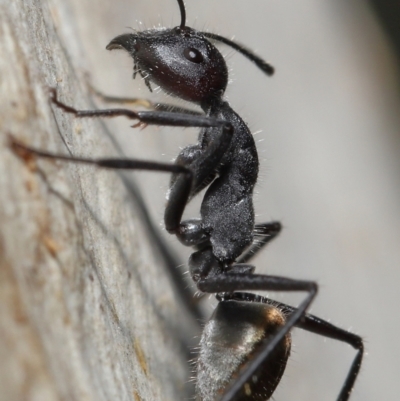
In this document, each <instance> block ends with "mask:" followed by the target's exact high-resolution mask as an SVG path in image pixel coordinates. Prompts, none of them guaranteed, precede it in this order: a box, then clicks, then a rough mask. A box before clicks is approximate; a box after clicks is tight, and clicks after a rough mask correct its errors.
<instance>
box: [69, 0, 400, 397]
mask: <svg viewBox="0 0 400 401" xmlns="http://www.w3.org/2000/svg"><path fill="white" fill-rule="evenodd" d="M186 7H187V16H188V22H187V23H188V25H189V26H192V27H194V28H197V29H200V30H209V31H212V32H215V33H218V34H221V35H224V36H226V37H228V38H235V39H236V40H237V41H239V42H241V43H243V44H245V45H247V46H248V47H250V48H252V49H253V50H255V51H256V52H257V53H258V54H259V55H260V56H262V57H264V58H266V59H267V60H268V61H269V62H271V64H273V65H274V66H275V67H276V74H275V75H274V76H273V77H272V78H268V77H266V76H264V75H263V74H262V73H261V72H260V71H258V70H257V69H256V68H255V67H254V66H253V65H252V64H251V63H249V62H248V61H247V60H246V59H244V58H243V57H241V56H240V55H237V54H235V52H234V51H232V50H231V49H230V48H226V47H223V46H221V50H222V52H223V54H224V55H226V58H227V61H228V64H229V67H230V69H231V75H230V77H231V83H230V86H229V87H228V90H227V93H226V97H227V99H228V101H229V102H230V104H231V105H232V107H233V108H234V109H235V110H236V111H237V112H238V113H239V114H240V115H242V116H243V117H244V119H245V120H246V121H247V122H248V124H249V126H250V128H251V130H252V132H254V133H255V134H256V140H257V142H258V149H259V152H260V161H261V169H260V178H259V182H258V185H257V188H256V214H257V221H258V222H263V221H268V220H272V219H273V220H275V219H278V220H280V221H282V223H283V225H284V227H285V228H284V230H283V232H282V234H281V236H280V237H279V238H278V239H277V240H276V241H274V243H272V244H271V245H270V246H269V247H268V249H266V250H264V251H263V252H262V253H261V254H260V255H259V256H258V257H257V259H256V260H255V261H254V264H255V265H256V266H257V271H258V272H263V273H270V274H274V275H283V276H288V277H293V278H299V279H310V280H316V281H317V282H318V283H319V284H320V293H319V295H318V298H317V300H316V301H315V303H314V304H313V306H312V309H311V312H312V313H313V314H316V315H318V316H320V317H322V318H324V319H327V320H330V321H331V322H332V323H335V324H337V325H338V326H340V327H342V328H344V329H349V330H351V331H353V332H355V333H357V334H360V335H361V336H363V338H364V339H365V346H366V355H365V359H364V364H363V367H362V370H361V374H360V377H359V379H358V381H357V383H356V387H355V389H354V392H353V395H352V398H351V399H352V401H361V400H362V401H368V400H377V399H384V400H396V399H398V387H397V385H396V380H398V372H399V371H400V346H399V343H398V334H399V323H400V320H399V318H398V308H397V302H398V301H399V299H400V297H399V290H398V286H399V283H400V246H399V239H400V157H399V156H400V113H399V103H400V99H399V92H400V91H399V89H400V82H399V58H398V56H399V53H400V34H399V29H400V10H399V7H400V6H399V3H398V2H395V1H394V0H392V1H379V2H378V1H371V2H368V1H366V0H364V1H362V0H350V1H337V0H324V1H321V0H318V1H317V0H303V1H290V2H289V1H282V0H279V1H277V0H269V1H266V0H252V1H251V2H249V1H234V2H232V1H229V0H219V1H211V0H202V1H190V0H187V1H186ZM71 11H72V12H74V13H75V14H76V26H75V27H71V28H70V29H77V30H78V31H79V37H80V40H81V43H76V44H74V43H69V44H68V46H69V51H70V52H72V53H73V52H75V53H76V55H77V56H78V57H75V60H77V61H76V63H77V64H78V65H76V67H78V68H81V70H85V71H87V72H89V73H90V77H91V81H92V83H93V85H94V86H95V87H96V88H97V89H99V90H101V91H103V92H104V93H107V94H112V95H119V96H141V97H145V98H151V99H152V100H162V101H170V102H172V103H174V104H181V105H183V103H182V102H180V101H179V100H177V99H168V98H167V97H166V96H164V95H163V94H160V93H157V91H155V93H153V94H150V93H149V91H148V89H147V88H146V87H145V85H144V84H143V82H141V80H140V79H137V80H136V81H133V80H132V79H131V77H132V68H133V63H132V60H131V59H130V58H129V57H128V56H127V55H126V54H125V53H123V52H107V51H105V46H106V45H107V43H108V42H109V41H110V40H111V39H112V38H113V37H115V36H117V35H118V34H121V33H125V32H129V27H131V28H135V29H146V28H152V27H154V26H158V25H159V24H161V25H162V26H167V27H172V26H175V25H177V24H178V23H179V21H180V16H179V10H178V6H177V4H176V1H175V0H152V1H148V0H146V1H145V0H114V1H113V2H104V3H103V4H102V5H101V9H100V7H99V9H95V8H93V6H92V2H90V0H86V1H82V0H79V1H78V0H75V5H74V10H71ZM100 105H101V104H100V103H99V106H100ZM186 106H187V105H186ZM110 127H111V128H112V130H113V132H115V135H116V138H117V140H118V141H119V142H120V144H121V145H122V146H123V149H124V152H125V153H126V155H127V156H131V157H140V158H143V159H149V160H159V161H161V160H163V161H169V160H172V159H173V158H174V157H175V156H176V155H177V153H178V151H179V149H180V148H182V147H184V146H185V145H187V144H189V143H193V142H194V141H195V140H196V137H197V132H196V130H189V129H186V130H182V129H166V128H151V129H150V128H146V129H144V130H142V131H140V130H132V129H130V128H129V124H127V122H126V121H112V122H110ZM134 179H135V180H137V181H138V183H139V185H140V186H141V188H142V191H143V194H144V196H145V199H146V202H147V203H148V207H149V209H150V212H151V215H152V218H153V220H154V221H155V222H156V223H157V224H158V225H159V226H160V231H163V222H162V218H163V207H164V205H165V192H166V190H167V187H168V177H167V176H166V175H163V174H148V173H136V174H134ZM198 210H199V202H193V204H191V205H190V208H189V209H188V211H187V213H186V215H187V216H191V217H194V216H197V215H198ZM163 232H164V231H163ZM164 234H165V232H164ZM166 241H167V243H168V245H169V246H170V247H171V248H172V249H174V250H175V251H176V252H177V253H179V255H180V258H181V260H182V264H183V266H186V261H187V257H188V254H189V253H190V251H189V250H186V249H183V247H182V246H181V245H180V244H178V243H177V241H176V239H175V238H173V237H170V236H166ZM270 295H271V296H272V297H274V298H276V299H278V300H281V301H284V302H290V303H293V304H295V305H296V304H298V302H299V301H300V300H301V297H300V296H287V295H285V294H270ZM213 305H215V301H211V302H210V306H205V308H206V309H207V310H208V311H209V313H211V311H212V307H213ZM293 344H294V347H293V351H292V357H291V359H290V362H289V363H288V368H287V371H286V373H285V377H284V378H283V380H282V382H281V384H280V386H279V389H278V390H277V392H276V393H275V396H274V398H275V399H276V400H277V401H279V400H318V401H320V400H321V399H323V400H325V399H326V400H334V399H335V397H336V396H337V394H338V392H339V389H340V387H341V385H342V383H343V380H344V378H345V375H346V374H347V371H348V368H349V366H350V364H351V361H352V359H353V357H354V351H353V350H352V349H351V348H349V347H348V346H347V345H345V344H341V343H338V342H336V341H333V340H327V339H324V338H322V337H318V336H316V335H313V334H310V333H304V332H301V331H300V330H294V332H293Z"/></svg>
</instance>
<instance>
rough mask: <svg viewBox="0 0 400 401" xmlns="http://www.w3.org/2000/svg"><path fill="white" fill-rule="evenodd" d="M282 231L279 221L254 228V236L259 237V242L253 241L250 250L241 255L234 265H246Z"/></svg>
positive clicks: (257, 225) (261, 224)
mask: <svg viewBox="0 0 400 401" xmlns="http://www.w3.org/2000/svg"><path fill="white" fill-rule="evenodd" d="M281 230H282V225H281V223H280V222H279V221H272V222H268V223H260V224H256V225H255V226H254V234H255V235H256V236H260V237H261V239H260V240H254V241H253V243H252V245H251V246H250V248H249V249H248V250H247V251H246V252H245V253H244V254H243V255H241V256H240V257H239V258H238V259H237V260H236V263H247V262H249V261H250V260H251V259H253V258H254V257H255V256H256V255H257V254H258V252H260V251H261V250H262V249H263V248H264V247H265V245H267V244H268V243H269V242H270V241H272V240H273V239H274V238H275V237H276V236H278V234H279V233H280V232H281Z"/></svg>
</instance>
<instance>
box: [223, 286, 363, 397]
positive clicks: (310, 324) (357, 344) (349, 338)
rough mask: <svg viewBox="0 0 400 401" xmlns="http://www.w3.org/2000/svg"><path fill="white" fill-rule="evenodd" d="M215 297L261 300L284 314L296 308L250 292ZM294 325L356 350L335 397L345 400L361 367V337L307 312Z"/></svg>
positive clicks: (248, 300) (251, 300)
mask: <svg viewBox="0 0 400 401" xmlns="http://www.w3.org/2000/svg"><path fill="white" fill-rule="evenodd" d="M217 299H218V300H219V301H223V300H228V299H233V300H237V301H247V302H261V303H265V304H268V305H272V306H274V307H276V308H278V309H279V310H281V311H282V312H283V313H284V314H285V315H288V314H291V313H293V312H294V311H295V310H296V308H294V307H293V306H289V305H286V304H284V303H281V302H277V301H273V300H271V299H268V298H266V297H262V296H260V295H256V294H250V293H233V294H222V295H218V296H217ZM295 326H296V327H299V328H300V329H303V330H306V331H309V332H311V333H314V334H318V335H320V336H323V337H327V338H332V339H333V340H338V341H342V342H344V343H347V344H349V345H351V346H352V347H353V348H354V349H356V350H357V354H356V356H355V357H354V360H353V363H352V364H351V367H350V370H349V373H348V374H347V377H346V379H345V382H344V384H343V386H342V389H341V391H340V394H339V396H338V398H337V401H347V400H348V399H349V397H350V394H351V391H352V389H353V387H354V383H355V381H356V379H357V376H358V373H359V372H360V368H361V362H362V359H363V353H364V344H363V340H362V338H361V337H360V336H358V335H357V334H353V333H350V332H349V331H346V330H343V329H341V328H339V327H337V326H334V325H333V324H332V323H329V322H327V321H326V320H323V319H320V318H319V317H317V316H314V315H311V314H308V313H307V314H305V315H304V317H303V319H301V320H300V321H299V322H297V323H296V325H295Z"/></svg>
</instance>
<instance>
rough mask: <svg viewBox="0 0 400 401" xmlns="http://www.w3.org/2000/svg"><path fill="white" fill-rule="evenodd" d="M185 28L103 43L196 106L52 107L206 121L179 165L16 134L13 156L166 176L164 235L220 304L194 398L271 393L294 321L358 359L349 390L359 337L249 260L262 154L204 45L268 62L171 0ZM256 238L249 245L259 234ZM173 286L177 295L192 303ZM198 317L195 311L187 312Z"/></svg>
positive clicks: (313, 289) (342, 396)
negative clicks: (30, 140)
mask: <svg viewBox="0 0 400 401" xmlns="http://www.w3.org/2000/svg"><path fill="white" fill-rule="evenodd" d="M177 1H178V5H179V8H180V14H181V23H180V25H179V26H177V27H175V28H172V29H168V28H162V29H151V30H146V31H142V32H134V33H129V34H123V35H120V36H117V37H116V38H114V39H113V40H112V41H111V42H110V43H109V44H108V46H107V49H108V50H114V49H123V50H125V51H127V52H128V53H129V54H130V55H131V56H132V58H133V61H134V76H135V75H136V74H137V73H139V74H140V75H141V76H142V77H143V79H144V81H145V83H146V85H147V87H148V88H149V89H150V90H151V84H156V85H158V86H160V88H162V89H163V90H164V91H166V92H167V93H169V94H171V95H172V96H175V97H178V98H180V99H183V100H186V101H188V102H191V103H194V104H196V105H199V106H200V107H201V109H202V110H203V113H197V112H194V111H191V110H187V109H185V108H182V107H176V106H170V105H166V104H161V103H157V104H155V103H149V107H150V108H152V109H153V110H150V111H148V110H146V111H133V110H130V109H122V108H117V109H103V110H76V109H75V108H73V107H71V106H68V105H66V104H64V103H63V102H61V101H60V100H59V99H58V94H57V92H56V90H55V89H52V90H51V100H52V102H53V104H54V105H55V106H56V107H58V108H60V109H62V110H64V112H66V113H71V114H73V115H74V116H75V117H77V118H85V117H91V118H94V117H106V118H110V117H117V116H125V117H127V118H128V119H132V120H137V121H138V123H137V124H136V125H135V126H146V125H163V126H173V127H199V128H201V131H200V135H199V140H198V143H197V144H195V145H190V146H187V147H186V148H184V149H183V150H182V151H181V152H180V153H179V155H178V157H177V158H176V160H175V163H174V164H170V163H159V162H153V161H140V160H136V159H89V158H81V157H71V156H64V155H58V154H52V153H48V152H45V151H42V150H38V149H33V148H30V147H27V146H25V145H23V144H21V143H19V142H18V141H16V140H15V139H13V138H12V137H11V146H12V147H13V149H14V150H15V151H16V152H19V153H21V152H28V153H31V154H34V155H36V156H39V157H44V158H50V159H59V160H64V161H67V162H74V163H84V164H92V165H96V166H100V167H106V168H111V169H130V170H150V171H158V172H168V173H171V174H172V177H171V182H170V188H169V192H168V201H167V205H166V209H165V214H164V222H165V227H166V229H167V231H168V232H169V233H170V234H174V235H176V237H177V238H178V239H179V241H180V242H181V243H182V244H183V245H185V246H190V247H193V248H194V250H195V251H194V252H193V253H192V255H191V256H190V259H189V271H190V274H191V277H192V279H193V281H194V282H195V283H196V286H197V288H198V290H200V291H201V292H203V293H209V294H217V300H218V301H219V303H218V305H217V307H216V309H215V311H214V313H213V315H212V316H211V318H210V319H209V321H208V322H207V323H206V325H205V327H204V330H203V334H202V338H201V341H200V351H199V355H198V360H197V372H196V399H197V400H198V401H216V400H222V401H238V400H257V401H258V400H259V401H261V400H267V399H270V398H271V397H272V395H273V393H274V391H275V389H276V387H277V385H278V384H279V381H280V379H281V377H282V375H283V373H284V370H285V366H286V362H287V360H288V357H289V354H290V347H291V339H290V331H291V329H292V328H293V327H300V328H302V329H304V330H307V331H310V332H313V333H316V334H319V335H322V336H324V337H329V338H333V339H336V340H339V341H343V342H346V343H348V344H350V345H351V346H353V347H354V348H355V349H357V354H356V356H355V358H354V361H353V363H352V365H351V367H350V370H349V372H348V375H347V377H346V379H345V381H344V384H343V386H342V389H341V391H340V393H339V396H338V397H337V400H338V401H346V400H348V399H349V397H350V393H351V391H352V389H353V386H354V383H355V380H356V378H357V375H358V372H359V370H360V367H361V361H362V357H363V342H362V339H361V338H360V337H359V336H357V335H355V334H352V333H350V332H348V331H345V330H342V329H340V328H338V327H336V326H334V325H332V324H330V323H328V322H327V321H324V320H322V319H319V318H317V317H316V316H313V315H310V314H307V313H306V311H307V309H308V308H309V306H310V304H311V303H312V301H313V300H314V298H315V296H316V294H317V290H318V288H317V284H316V283H315V282H313V281H304V280H296V279H290V278H285V277H278V276H270V275H261V274H255V273H254V271H255V267H254V266H253V265H251V264H249V262H250V261H251V259H252V258H253V257H254V255H255V254H256V253H258V252H259V251H260V249H262V248H263V247H264V246H265V245H266V244H267V243H268V242H269V241H271V240H272V239H274V238H275V237H276V236H277V235H278V234H279V232H280V230H281V225H280V223H279V222H266V223H260V224H256V223H255V216H254V208H253V189H254V186H255V184H256V181H257V176H258V168H259V162H258V154H257V149H256V146H255V142H254V138H253V136H252V134H251V133H250V131H249V128H248V127H247V125H246V123H245V122H244V121H243V120H242V119H241V117H240V116H239V115H238V114H237V113H235V112H234V111H233V110H232V108H231V107H230V106H229V104H228V103H227V102H226V101H225V100H224V99H223V95H224V92H225V89H226V87H227V84H228V69H227V66H226V63H225V60H224V58H223V56H222V55H221V53H220V52H219V51H218V50H217V48H216V47H215V46H214V45H213V43H212V42H211V41H216V42H220V43H222V44H225V45H228V46H230V47H232V48H233V49H235V50H236V51H238V52H239V53H241V54H242V55H244V56H245V57H246V58H248V59H249V60H250V61H251V62H252V63H254V64H255V66H257V67H258V68H259V69H260V70H262V71H263V72H264V73H266V74H267V75H272V74H273V72H274V69H273V67H272V66H271V65H270V64H268V63H267V62H265V61H264V60H263V59H261V58H260V57H258V56H256V55H255V54H254V53H253V52H251V51H250V50H248V49H247V48H245V47H244V46H242V45H240V44H238V43H236V42H233V41H231V40H229V39H227V38H225V37H222V36H219V35H216V34H212V33H209V32H200V31H196V30H194V29H192V28H190V27H188V26H187V25H186V11H185V7H184V4H183V0H177ZM202 190H206V192H205V195H204V197H203V200H202V204H201V209H200V216H201V217H200V218H197V219H189V220H185V221H182V215H183V212H184V210H185V208H186V205H187V203H188V202H189V201H190V200H191V199H192V198H193V197H194V196H195V195H197V194H198V193H199V192H201V191H202ZM256 236H258V237H259V238H261V240H258V241H257V242H256V240H255V237H256ZM182 287H183V284H182V285H181V288H180V295H181V297H182V299H183V302H188V303H189V302H190V299H189V296H188V295H187V291H186V292H185V291H184V290H183V289H182ZM238 291H290V292H299V291H301V292H306V293H307V296H306V298H305V299H304V300H303V301H302V302H301V303H300V305H299V306H298V307H297V308H294V307H291V306H288V305H285V304H283V303H280V302H276V301H272V300H270V299H268V298H266V297H262V296H259V295H255V294H252V293H247V292H238ZM192 310H193V312H194V313H195V314H196V315H197V317H199V312H198V309H196V308H195V307H193V308H192Z"/></svg>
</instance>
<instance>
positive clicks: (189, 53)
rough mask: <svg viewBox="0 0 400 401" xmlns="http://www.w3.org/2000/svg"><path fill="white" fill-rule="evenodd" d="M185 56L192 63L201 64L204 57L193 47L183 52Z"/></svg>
mask: <svg viewBox="0 0 400 401" xmlns="http://www.w3.org/2000/svg"><path fill="white" fill-rule="evenodd" d="M183 55H184V56H185V57H186V58H187V59H188V60H189V61H191V62H192V63H197V64H199V63H201V62H202V61H203V55H202V54H201V53H200V52H199V51H198V50H197V49H194V48H193V47H188V48H187V49H185V50H184V51H183Z"/></svg>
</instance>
